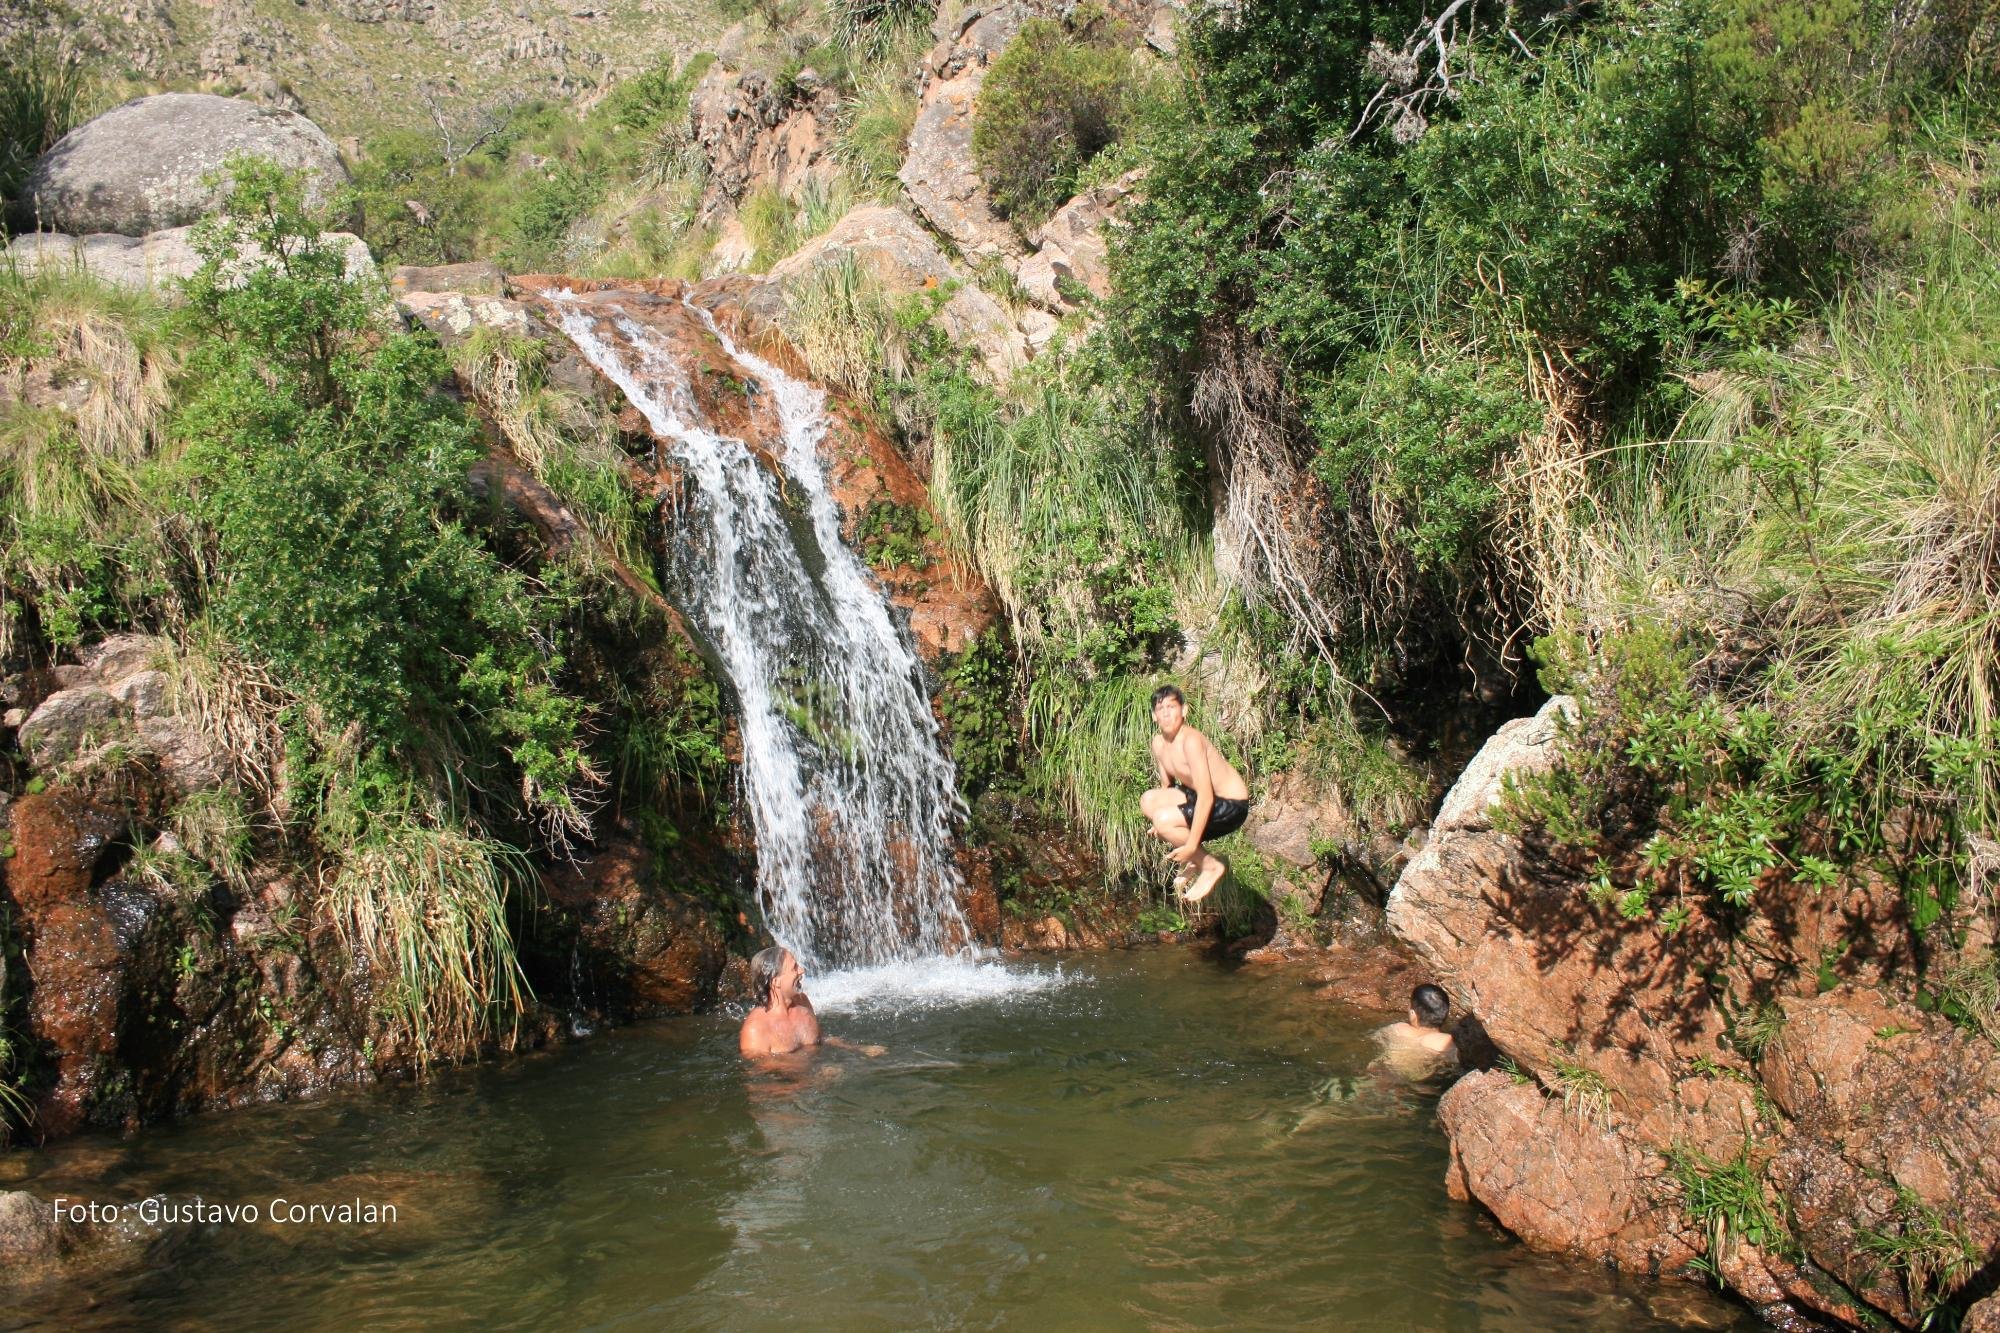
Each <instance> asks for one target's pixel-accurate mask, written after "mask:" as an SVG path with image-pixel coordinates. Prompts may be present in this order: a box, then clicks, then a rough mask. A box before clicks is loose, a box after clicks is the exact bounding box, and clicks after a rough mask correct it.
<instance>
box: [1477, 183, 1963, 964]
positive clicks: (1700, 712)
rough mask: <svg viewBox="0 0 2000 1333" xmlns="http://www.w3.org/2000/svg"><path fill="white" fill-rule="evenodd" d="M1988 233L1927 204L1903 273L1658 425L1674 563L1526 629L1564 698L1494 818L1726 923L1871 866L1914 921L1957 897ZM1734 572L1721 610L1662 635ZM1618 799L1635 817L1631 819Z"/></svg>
mask: <svg viewBox="0 0 2000 1333" xmlns="http://www.w3.org/2000/svg"><path fill="white" fill-rule="evenodd" d="M1993 234H1994V232H1993V227H1992V224H1991V223H1990V221H1979V222H1966V223H1961V222H1956V221H1954V222H1951V223H1948V224H1947V225H1946V226H1944V227H1943V228H1941V229H1940V230H1939V231H1938V232H1937V233H1936V234H1935V235H1934V236H1932V237H1931V238H1929V239H1927V240H1926V241H1925V242H1923V243H1922V245H1921V246H1920V247H1919V248H1918V250H1917V251H1916V253H1915V254H1914V255H1913V256H1912V258H1911V266H1910V270H1909V271H1908V272H1907V273H1904V274H1895V275H1891V276H1889V277H1887V278H1885V279H1883V280H1881V281H1879V282H1878V284H1877V285H1876V286H1875V287H1874V288H1873V289H1872V290H1869V289H1863V290H1860V291H1857V292H1855V293H1854V294H1852V295H1850V296H1849V297H1848V298H1847V299H1845V300H1844V301H1843V302H1842V303H1841V304H1840V306H1839V307H1838V308H1837V309H1836V310H1835V312H1834V314H1833V317H1832V319H1831V322H1830V325H1829V327H1828V330H1827V334H1826V338H1825V340H1824V342H1822V343H1821V344H1819V346H1818V347H1817V348H1816V349H1815V350H1811V351H1801V352H1797V353H1790V354H1777V353H1774V352H1771V351H1769V350H1759V349H1751V350H1747V351H1743V352H1737V353H1731V354H1729V356H1728V364H1729V365H1730V366H1731V367H1732V369H1731V370H1730V371H1728V372H1725V373H1722V374H1719V375H1718V376H1717V377H1716V380H1715V382H1714V387H1712V388H1710V389H1709V391H1708V393H1707V395H1706V397H1705V399H1704V401H1703V403H1702V404H1701V405H1700V406H1701V410H1700V411H1698V412H1697V413H1694V414H1691V416H1690V418H1689V421H1688V422H1687V424H1686V425H1685V426H1684V427H1683V430H1684V431H1685V432H1686V433H1687V435H1688V436H1690V437H1691V438H1690V440H1689V444H1688V446H1687V447H1688V450H1689V452H1688V453H1687V454H1686V455H1684V457H1685V458H1687V459H1689V460H1692V462H1693V463H1694V464H1695V465H1696V469H1697V470H1696V471H1695V472H1694V474H1693V476H1694V479H1693V482H1692V485H1691V487H1690V490H1691V498H1690V499H1689V500H1688V501H1687V511H1688V517H1687V518H1686V519H1683V520H1678V522H1680V523H1681V524H1682V525H1683V526H1682V531H1683V536H1682V537H1681V538H1680V540H1681V541H1682V542H1684V543H1685V544H1686V545H1687V546H1689V547H1692V548H1693V550H1694V553H1695V557H1694V559H1695V563H1693V571H1694V574H1695V576H1696V579H1697V580H1698V581H1695V582H1693V583H1692V585H1691V586H1684V587H1675V586H1673V585H1672V584H1670V583H1668V584H1663V582H1662V580H1661V579H1660V576H1659V574H1658V573H1657V572H1655V573H1651V574H1648V575H1645V576H1644V577H1646V578H1647V579H1648V581H1649V585H1650V586H1647V587H1646V588H1645V589H1644V590H1643V591H1642V592H1641V593H1640V594H1639V597H1638V600H1639V604H1640V606H1642V607H1643V606H1646V605H1648V604H1649V603H1651V602H1653V601H1654V600H1655V599H1657V601H1658V602H1659V604H1660V605H1661V607H1662V610H1661V612H1660V613H1658V614H1652V615H1650V616H1649V615H1648V614H1647V613H1646V612H1645V611H1643V610H1642V611H1638V612H1635V619H1634V622H1633V627H1632V628H1629V629H1622V628H1616V629H1609V630H1607V631H1605V632H1602V633H1601V634H1600V636H1599V637H1598V638H1597V639H1596V641H1595V642H1589V643H1587V642H1585V640H1583V639H1582V638H1580V637H1577V636H1574V635H1569V636H1565V635H1556V636H1551V637H1550V638H1549V639H1547V640H1545V641H1544V643H1543V644H1542V645H1541V646H1540V647H1541V651H1542V654H1543V657H1544V661H1545V662H1546V664H1547V667H1546V671H1547V677H1546V678H1547V680H1548V682H1549V683H1550V684H1551V685H1564V686H1576V687H1580V688H1581V689H1582V690H1583V692H1584V695H1585V709H1584V717H1583V720H1582V723H1581V725H1580V727H1579V728H1578V729H1577V731H1576V734H1575V735H1574V736H1573V737H1572V739H1571V741H1570V743H1569V744H1567V745H1566V747H1565V760H1564V762H1563V764H1562V765H1561V766H1560V767H1559V768H1558V769H1557V770H1556V771H1554V772H1552V773H1550V774H1548V775H1546V776H1544V777H1542V778H1537V779H1534V780H1531V781H1530V782H1528V783H1525V784H1522V785H1521V786H1520V787H1518V788H1517V789H1516V790H1515V791H1514V792H1513V793H1512V794H1511V795H1510V797H1509V810H1510V815H1511V817H1513V818H1514V819H1515V820H1516V823H1517V825H1518V826H1521V827H1536V828H1539V829H1541V830H1542V831H1543V832H1544V833H1546V834H1547V836H1549V837H1550V838H1551V839H1552V840H1553V841H1554V842H1555V843H1557V844H1558V845H1560V846H1563V847H1565V848H1568V849H1570V850H1571V851H1572V852H1574V853H1576V854H1578V855H1584V854H1599V853H1601V854H1602V855H1603V856H1604V857H1605V858H1606V860H1607V862H1608V863H1609V864H1610V869H1609V870H1608V871H1607V873H1606V884H1607V886H1608V888H1609V889H1610V890H1612V891H1614V892H1615V895H1616V896H1617V898H1618V901H1619V902H1620V905H1621V906H1626V905H1629V906H1630V907H1631V908H1632V910H1631V911H1630V912H1629V913H1628V914H1629V915H1633V916H1647V915H1651V914H1652V912H1653V911H1654V910H1655V905H1656V904H1671V906H1670V907H1669V909H1668V910H1669V912H1672V913H1676V914H1677V915H1675V916H1669V915H1666V914H1662V916H1661V921H1662V924H1663V925H1672V924H1673V923H1674V922H1676V921H1679V922H1685V920H1686V919H1687V911H1688V909H1689V907H1690V905H1691V903H1692V900H1691V899H1690V898H1689V894H1690V893H1691V892H1697V891H1698V892H1700V893H1702V894H1706V895H1710V899H1709V900H1710V903H1711V905H1712V906H1713V907H1714V908H1716V909H1717V910H1720V911H1721V912H1723V913H1724V914H1725V915H1727V914H1728V913H1731V912H1742V911H1745V910H1748V909H1750V908H1752V907H1753V906H1754V905H1755V904H1756V902H1757V901H1758V897H1759V894H1760V893H1761V892H1763V891H1765V890H1769V889H1776V888H1778V887H1780V886H1788V887H1790V888H1792V889H1796V890H1802V891H1805V892H1814V893H1817V892H1824V891H1825V890H1827V889H1828V888H1831V887H1834V886H1836V885H1838V884H1840V883H1842V882H1844V881H1845V880H1846V879H1847V878H1848V877H1849V876H1852V875H1856V874H1861V873H1869V872H1872V873H1875V874H1880V875H1882V876H1884V877H1886V878H1888V879H1890V880H1891V881H1892V882H1895V883H1897V884H1900V885H1901V886H1902V888H1903V891H1904V893H1905V895H1906V897H1907V899H1908V902H1909V907H1910V918H1911V921H1912V924H1913V925H1914V926H1915V927H1916V928H1917V929H1918V930H1920V931H1922V930H1928V929H1929V928H1931V927H1932V926H1933V925H1934V924H1935V923H1937V922H1938V921H1939V920H1941V919H1944V918H1946V917H1948V916H1949V915H1950V914H1951V913H1953V912H1954V911H1955V910H1956V909H1957V907H1958V903H1959V898H1960V893H1961V886H1962V884H1963V883H1964V881H1965V878H1966V865H1967V859H1968V857H1969V855H1970V851H1969V848H1970V844H1969V842H1968V838H1969V836H1970V835H1972V834H1975V833H1978V832H1979V831H1980V830H1983V829H1986V828H1990V827H1991V826H1992V825H1993V822H1994V819H1995V811H1996V808H2000V806H1996V793H2000V718H1996V714H1995V712H1994V709H1993V706H1992V700H1993V699H1994V698H1995V697H1997V696H1996V692H1995V690H1996V685H2000V637H1996V634H1997V633H2000V601H1996V598H1995V593H1994V591H1993V588H1994V586H1995V585H1993V584H1991V583H1990V581H1989V579H1988V575H1989V573H1990V571H1991V568H1992V549H1991V542H1990V534H1991V532H1992V531H1993V530H1994V511H1993V505H1994V503H1995V500H1994V497H1995V496H1996V495H2000V452H1996V450H1995V446H1994V441H1993V437H1992V434H1991V431H1990V429H1989V428H1987V427H1982V426H1979V425H1976V424H1974V423H1975V422H1977V421H1980V420H1982V419H1986V420H1990V407H1986V406H1981V404H1982V403H1986V404H1990V400H1991V396H1992V394H1993V392H1994V383H1993V371H1992V369H1991V367H1992V365H1993V358H1992V352H1993V349H1995V348H1996V347H2000V270H1996V269H1995V267H1994V265H1993V264H1992V263H1991V260H1990V254H1989V250H1988V247H1990V245H1991V239H1990V238H1991V237H1992V235H1993ZM1919 348H1922V349H1923V350H1922V351H1921V352H1919V350H1918V349H1919ZM1622 535H1623V534H1620V536H1622ZM1704 569H1705V570H1706V571H1708V572H1705V573H1704V572H1703V571H1704ZM1738 571H1740V572H1741V576H1742V577H1744V578H1745V579H1746V580H1747V581H1748V586H1749V588H1750V589H1751V592H1750V599H1749V602H1748V604H1747V605H1745V604H1743V603H1741V602H1739V603H1738V604H1737V605H1738V607H1740V608H1741V610H1740V611H1739V612H1738V613H1737V615H1736V617H1735V619H1736V623H1735V624H1729V625H1724V626H1722V627H1721V628H1720V630H1718V629H1717V627H1716V626H1715V619H1716V618H1715V617H1714V616H1713V615H1712V614H1711V615H1709V616H1708V617H1707V619H1708V620H1709V622H1710V623H1709V625H1708V626H1705V627H1704V628H1703V629H1702V630H1700V631H1686V632H1682V631H1677V630H1675V629H1674V628H1672V626H1673V624H1674V621H1675V613H1676V608H1678V607H1680V606H1683V605H1686V603H1685V602H1684V601H1683V599H1684V598H1687V597H1689V596H1691V595H1693V596H1699V597H1702V598H1707V597H1712V596H1713V592H1712V591H1711V589H1712V588H1713V586H1714V585H1715V584H1716V583H1718V582H1721V581H1725V580H1728V579H1732V578H1734V577H1737V576H1738V574H1737V572H1738ZM1766 608H1769V610H1766ZM1718 633H1720V634H1722V635H1723V636H1724V637H1722V638H1720V639H1718V638H1716V637H1714V636H1715V635H1717V634H1718ZM1635 806H1637V807H1639V808H1643V809H1649V810H1650V809H1657V811H1658V815H1657V823H1656V826H1655V827H1652V828H1641V829H1638V830H1632V829H1630V828H1629V819H1630V816H1629V813H1620V811H1621V810H1623V811H1627V812H1629V810H1630V809H1631V808H1633V807H1635ZM1634 832H1636V834H1637V837H1636V838H1634V837H1633V833H1634ZM1649 835H1650V836H1649ZM1635 842H1643V843H1644V848H1643V851H1642V853H1641V855H1640V857H1639V859H1638V861H1637V863H1636V864H1634V863H1632V862H1631V860H1630V859H1629V857H1628V856H1627V855H1626V851H1625V849H1626V848H1627V847H1629V846H1631V845H1632V844H1634V843H1635ZM1607 896H1610V895H1607Z"/></svg>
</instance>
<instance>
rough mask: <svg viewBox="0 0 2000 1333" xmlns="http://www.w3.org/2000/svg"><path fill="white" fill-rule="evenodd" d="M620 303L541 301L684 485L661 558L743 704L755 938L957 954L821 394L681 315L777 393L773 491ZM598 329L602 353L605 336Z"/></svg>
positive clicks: (922, 717)
mask: <svg viewBox="0 0 2000 1333" xmlns="http://www.w3.org/2000/svg"><path fill="white" fill-rule="evenodd" d="M620 299H628V300H629V299H635V298H620V297H619V296H617V295H616V294H603V293H600V294H596V295H594V296H591V297H579V296H576V295H574V294H571V293H567V292H564V293H559V294H557V295H556V297H555V298H554V300H555V304H556V308H557V310H558V311H559V312H560V314H561V318H562V326H563V332H564V333H565V334H567V335H568V336H569V338H570V339H571V340H572V341H573V342H575V344H576V345H577V347H578V349H579V350H581V351H582V352H583V354H584V355H585V356H586V357H588V358H589V359H590V361H591V363H592V364H593V365H595V366H596V367H597V368H598V369H599V370H600V371H602V372H603V373H604V375H605V376H606V377H607V378H609V379H610V380H611V381H612V382H613V383H615V384H616V385H617V386H618V387H619V389H620V390H622V391H623V392H624V394H625V396H626V398H627V399H628V400H629V401H630V402H631V403H632V405H633V406H634V407H636V408H638V409H639V411H640V412H641V413H642V414H643V415H644V416H645V418H646V421H647V423H648V424H649V425H651V427H652V428H653V431H654V433H655V435H656V436H658V437H659V438H660V439H661V440H663V441H665V442H666V443H667V445H668V447H669V448H670V450H671V452H672V456H673V459H674V461H675V462H677V463H678V464H679V465H680V466H681V467H682V468H683V469H684V470H685V474H686V476H687V478H688V480H689V481H690V483H691V485H690V486H689V487H688V488H687V490H688V500H687V508H686V512H685V513H683V514H681V515H678V516H677V517H676V520H675V522H674V524H673V536H672V539H671V540H670V541H669V542H667V543H666V552H665V554H666V564H667V571H666V572H667V577H668V582H669V583H670V585H671V590H672V592H673V594H674V596H675V600H676V602H677V603H678V604H679V605H680V607H681V609H682V611H683V612H684V613H685V614H687V615H688V618H689V620H690V622H691V623H692V624H693V625H694V626H695V627H696V629H697V630H698V632H700V633H702V634H704V635H705V636H706V637H707V638H708V640H709V643H710V645H711V646H712V647H713V648H714V649H715V651H716V653H717V656H718V658H719V659H720V660H721V662H722V663H723V665H724V667H725V669H726V671H727V673H728V676H729V680H730V684H731V686H732V687H733V688H734V690H735V693H736V697H737V700H738V701H739V705H740V726H741V734H742V737H743V790H744V793H745V795H746V798H747V800H748V803H749V806H750V813H751V820H752V824H753V826H754V828H755V830H756V836H757V886H758V893H759V897H760V899H761V901H762V906H763V912H764V921H765V924H766V925H767V926H768V927H769V928H770V930H771V933H772V935H773V936H774V937H775V938H776V939H777V940H778V942H779V943H781V944H783V945H785V946H786V947H787V948H789V949H791V950H792V951H793V952H794V953H796V954H797V955H799V957H800V958H801V959H802V960H804V961H805V962H806V963H807V965H808V966H812V965H815V964H827V963H835V962H838V963H843V964H852V965H859V966H877V965H881V964H885V963H890V962H894V961H896V960H907V959H913V958H922V957H934V956H939V955H943V954H948V953H954V952H957V951H958V950H960V949H962V948H963V947H964V945H965V942H966V939H967V932H966V929H965V921H964V917H963V916H962V914H961V913H960V910H959V905H958V900H959V894H960V892H961V885H960V882H959V878H958V874H957V871H956V870H955V868H954V867H953V863H952V858H951V835H952V823H953V818H954V815H955V813H956V812H957V810H958V796H957V782H956V779H955V777H954V775H953V771H952V766H951V761H950V759H949V758H948V757H947V756H946V755H945V753H944V750H943V747H942V745H941V744H940V742H939V738H938V726H937V722H936V719H935V718H933V717H932V715H931V710H930V703H929V701H928V700H927V699H926V698H925V695H924V692H923V688H922V684H921V672H920V669H919V667H918V663H917V660H916V656H915V654H914V653H912V652H911V650H910V648H909V646H908V645H907V644H906V643H905V642H904V641H903V638H902V636H901V635H899V634H898V633H897V631H896V628H895V625H894V624H893V623H892V621H891V620H890V617H889V608H888V604H887V602H886V601H885V599H884V598H883V595H882V591H881V589H880V588H879V587H878V586H877V585H876V583H875V581H874V580H873V579H872V578H871V577H870V576H869V573H868V571H867V568H866V567H865V566H864V565H863V564H862V563H861V561H860V559H859V558H858V557H857V556H856V555H855V554H854V553H853V552H852V551H851V550H849V549H848V548H847V546H846V545H845V543H844V542H843V541H842V540H841V534H840V513H839V510H838V508H837V506H836V505H835V503H834V500H833V497H832V496H831V495H830V494H829V493H828V491H827V485H826V475H825V470H824V468H823V467H822V465H821V462H820V457H819V442H820V438H821V437H822V436H823V435H824V434H825V432H826V429H827V424H828V423H827V416H826V396H825V394H823V393H822V392H821V391H820V390H819V389H816V388H814V387H813V386H812V385H810V384H807V383H804V382H803V381H800V380H797V379H794V378H793V377H792V376H790V375H787V374H786V373H785V372H784V371H782V370H781V369H779V368H778V367H777V366H774V365H772V364H770V363H769V362H767V361H765V360H763V359H762V358H760V357H757V356H755V355H754V354H752V353H750V352H748V351H746V350H745V349H743V348H741V347H738V346H737V345H736V344H735V342H733V341H732V340H731V339H730V337H729V335H728V334H727V333H726V332H724V331H723V330H722V329H721V328H719V327H717V325H716V323H715V321H714V319H713V318H711V317H710V315H709V313H708V312H707V311H706V310H703V309H701V308H700V307H699V306H695V305H693V304H691V303H683V308H684V309H685V310H686V311H687V312H688V313H689V314H691V315H692V316H693V317H695V318H696V319H698V320H699V321H700V322H701V323H702V325H703V326H704V327H706V329H707V330H708V332H709V333H711V334H712V335H714V337H715V338H716V339H717V340H718V341H719V342H720V343H721V345H722V347H723V349H724V351H725V352H726V353H727V354H728V355H729V357H730V358H731V359H732V360H733V361H734V362H735V363H736V364H737V366H738V367H740V368H741V369H742V371H743V378H744V380H745V381H746V383H748V384H750V385H751V386H752V387H753V388H755V389H760V390H761V391H763V392H767V393H769V394H770V395H771V396H772V398H773V400H774V402H775V404H776V408H777V415H778V420H779V423H780V428H781V432H782V438H781V439H780V440H778V441H774V442H773V447H772V448H771V450H770V453H771V455H772V456H773V457H774V458H775V459H776V461H777V463H778V465H779V467H781V468H782V469H783V483H782V486H781V483H780V479H779V478H778V477H777V476H774V475H773V473H772V471H771V469H770V468H769V467H767V466H766V465H765V464H764V462H763V461H762V460H760V459H759V458H758V456H757V454H756V453H754V452H753V451H752V450H751V448H750V447H749V446H748V445H746V444H745V442H744V441H742V440H739V439H736V438H734V437H732V436H728V435H724V434H721V433H718V432H717V431H715V430H712V429H710V427H709V426H708V424H707V423H705V422H704V421H703V420H702V417H701V414H700V411H699V409H698V408H697V407H696V405H695V398H694V394H693V393H692V391H691V389H690V386H689V383H688V372H687V370H686V368H685V367H684V366H682V365H681V364H680V363H679V361H678V360H677V359H676V357H675V356H674V355H673V352H672V350H671V349H670V348H669V346H668V345H667V343H666V341H665V340H664V339H663V338H662V336H661V335H660V334H659V333H658V332H657V331H656V330H655V329H653V328H651V327H649V326H647V325H646V324H644V323H641V322H640V321H638V320H635V319H633V318H632V317H631V316H630V315H629V314H628V313H626V312H625V311H624V310H623V308H622V307H621V306H620V305H619V304H618V302H619V301H620ZM636 299H646V298H636ZM602 319H608V320H609V321H610V322H611V324H612V327H613V328H614V329H615V330H616V333H617V338H616V339H615V340H613V339H607V338H606V337H604V336H602V334H601V333H600V330H599V324H598V321H599V320H602ZM787 490H789V491H790V492H792V494H791V496H790V497H789V498H790V499H791V500H792V501H793V503H792V504H791V505H790V506H789V511H788V506H787V503H786V501H787V498H788V497H787V495H786V494H785V491H787ZM793 513H796V514H798V515H799V516H800V517H801V518H802V519H803V521H802V522H793V521H791V516H792V514H793Z"/></svg>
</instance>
